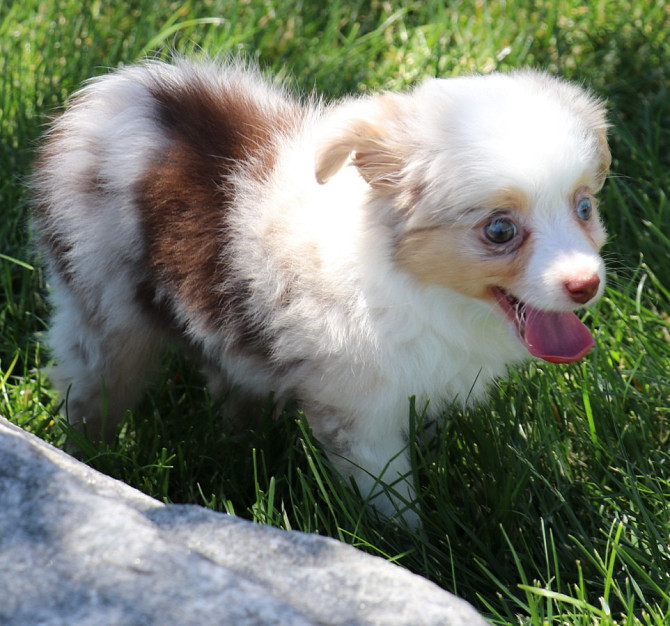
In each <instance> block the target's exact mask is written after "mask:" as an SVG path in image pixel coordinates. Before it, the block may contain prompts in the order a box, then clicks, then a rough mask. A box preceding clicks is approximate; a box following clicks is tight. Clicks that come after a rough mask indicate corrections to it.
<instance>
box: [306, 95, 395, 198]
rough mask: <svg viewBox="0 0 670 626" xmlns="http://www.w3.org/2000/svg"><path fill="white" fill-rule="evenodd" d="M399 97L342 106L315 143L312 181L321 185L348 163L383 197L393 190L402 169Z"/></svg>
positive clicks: (373, 99) (375, 99) (390, 96)
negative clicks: (341, 111)
mask: <svg viewBox="0 0 670 626" xmlns="http://www.w3.org/2000/svg"><path fill="white" fill-rule="evenodd" d="M401 98H402V96H399V95H397V94H386V95H383V96H378V97H375V98H372V99H370V100H368V101H367V102H364V103H363V102H359V103H352V104H351V105H349V106H346V105H345V108H344V110H343V114H342V115H341V116H338V115H337V114H336V115H335V116H334V125H333V130H332V132H330V133H328V134H326V135H325V136H324V137H323V138H322V139H321V141H319V143H318V146H317V151H316V162H315V173H316V180H317V181H318V182H319V184H321V185H323V184H325V183H326V182H328V180H329V179H330V178H331V177H332V176H334V175H335V174H336V173H337V172H338V171H339V170H340V169H341V168H342V167H343V166H344V164H345V163H346V162H347V160H348V159H350V162H351V164H352V165H354V166H355V167H356V168H357V169H358V171H359V172H360V174H361V176H363V178H364V179H365V180H366V181H367V182H368V184H370V186H372V187H373V188H374V189H376V190H377V191H379V192H381V193H383V194H389V193H392V192H393V191H394V190H395V189H397V186H398V183H399V181H400V177H401V174H402V170H403V168H404V166H405V154H404V153H405V152H406V146H405V149H403V146H402V145H401V141H400V139H399V130H400V129H399V119H400V115H399V113H400V112H399V109H400V106H401V102H400V100H401Z"/></svg>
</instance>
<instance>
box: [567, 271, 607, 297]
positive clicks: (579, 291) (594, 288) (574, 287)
mask: <svg viewBox="0 0 670 626" xmlns="http://www.w3.org/2000/svg"><path fill="white" fill-rule="evenodd" d="M563 285H564V287H565V290H566V291H567V292H568V295H569V296H570V299H571V300H572V301H573V302H576V303H577V304H586V303H587V302H588V301H589V300H591V298H593V296H595V295H596V294H597V293H598V287H600V278H598V275H597V274H593V275H591V276H587V277H586V278H584V277H579V278H570V279H568V280H566V281H565V282H564V283H563Z"/></svg>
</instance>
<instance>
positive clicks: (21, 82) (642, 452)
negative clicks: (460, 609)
mask: <svg viewBox="0 0 670 626" xmlns="http://www.w3.org/2000/svg"><path fill="white" fill-rule="evenodd" d="M286 5H287V6H286V7H284V6H283V5H282V3H280V2H278V1H277V0H221V1H218V0H208V1H202V2H200V1H199V2H195V1H193V2H184V3H181V2H169V1H167V0H164V1H162V2H155V1H154V0H151V1H149V0H133V1H131V2H118V3H114V2H103V1H102V0H97V1H92V0H60V1H56V2H51V3H45V2H39V1H38V0H20V1H12V0H4V1H3V2H2V4H0V133H1V137H2V141H0V216H1V217H0V414H2V415H4V416H6V417H8V418H9V419H11V420H12V421H14V422H15V423H17V424H19V425H21V426H23V427H25V428H27V429H29V430H31V431H33V432H35V433H37V434H38V435H40V436H42V437H44V438H45V439H47V440H49V441H51V442H54V443H56V444H57V445H62V444H63V443H64V439H65V433H64V429H63V427H62V425H61V423H60V422H59V420H58V418H57V409H58V401H57V399H56V398H55V395H54V393H53V391H52V390H51V389H50V387H49V383H48V380H47V378H46V377H45V376H44V374H42V373H41V370H40V368H42V367H44V366H46V365H47V364H48V355H47V354H46V353H45V350H44V348H43V346H42V343H41V333H42V332H43V331H44V329H45V327H46V319H47V316H48V306H47V304H46V302H45V293H46V285H45V281H44V277H43V275H42V273H41V271H40V268H39V262H38V260H37V259H36V258H35V257H34V254H33V253H32V252H31V249H30V245H29V244H30V237H29V234H28V229H27V214H28V209H27V202H28V198H27V194H26V191H25V186H24V181H25V177H26V176H27V174H28V173H29V171H30V166H31V159H32V156H33V152H34V149H35V146H36V144H37V140H38V137H39V134H40V132H41V130H42V129H43V125H44V123H45V121H46V120H47V116H48V115H49V114H53V113H54V112H56V111H57V110H58V109H59V107H60V106H61V105H62V104H63V103H64V102H65V101H66V98H67V96H68V94H69V93H70V92H71V91H72V90H74V89H75V88H76V87H77V86H78V85H79V84H80V82H81V81H82V80H84V79H86V78H87V77H89V76H91V75H95V74H98V73H100V72H104V71H106V68H108V67H115V66H118V65H120V64H122V63H129V62H132V61H134V60H136V59H138V58H139V57H142V56H144V55H147V54H151V55H154V54H158V55H161V56H163V55H165V54H167V49H168V48H169V47H172V48H175V49H177V50H179V51H184V52H189V53H192V54H199V53H201V52H202V51H205V52H207V53H209V54H213V53H217V52H229V51H232V52H235V53H239V54H244V55H247V56H250V57H254V58H257V59H258V60H259V62H260V63H261V64H262V66H263V67H264V68H267V70H268V71H271V72H273V73H274V74H279V75H282V76H284V77H286V79H287V80H288V82H289V83H290V84H292V85H294V86H295V88H296V89H298V90H301V91H309V90H311V89H312V88H316V89H318V90H319V91H320V92H323V93H325V94H326V95H327V96H337V95H340V94H343V93H351V92H354V93H355V92H362V91H365V90H368V89H378V88H402V87H404V86H407V85H409V84H412V83H414V82H415V81H417V80H419V79H421V77H424V76H427V75H433V74H440V75H444V76H448V75H452V74H459V73H466V72H471V71H482V72H488V71H491V70H493V69H508V68H512V67H517V66H520V65H534V66H539V67H542V68H546V69H549V70H551V71H553V72H557V73H559V74H561V75H564V76H566V77H569V78H572V79H575V80H577V81H580V82H584V83H586V84H588V85H590V86H591V87H592V88H593V89H594V90H595V91H596V92H597V93H599V94H601V95H602V96H604V97H606V98H608V100H609V102H610V109H611V122H612V125H613V130H612V151H613V154H614V163H613V173H612V176H611V178H610V180H609V181H608V183H607V185H606V188H605V190H604V192H603V196H602V199H603V203H602V207H603V211H604V216H605V220H606V222H607V225H608V228H609V230H610V233H611V238H610V243H609V244H608V247H607V252H606V253H607V257H608V264H609V268H610V274H611V279H610V287H609V288H608V291H607V293H606V296H605V297H604V299H603V300H602V302H601V303H600V304H599V306H598V307H597V308H596V309H595V310H594V311H592V312H591V314H590V316H589V319H590V324H591V326H592V327H593V328H594V329H595V330H596V334H597V339H598V347H597V349H596V350H594V351H593V352H592V353H591V354H590V355H589V357H588V358H587V359H586V360H585V361H583V362H582V363H580V364H576V365H572V366H550V365H548V364H539V363H533V364H529V365H528V366H527V367H525V368H523V369H522V370H520V371H518V372H515V373H514V374H513V375H512V377H511V379H510V380H509V381H507V382H505V383H503V384H501V386H500V388H499V389H496V390H493V393H492V397H491V402H490V404H489V405H487V406H486V407H482V408H478V409H474V410H471V411H468V412H465V413H461V412H459V411H456V410H453V411H450V412H449V413H448V414H447V415H446V416H445V420H444V423H443V427H442V430H441V432H440V434H439V436H438V437H437V439H436V441H435V442H434V446H433V447H432V449H431V450H430V451H429V452H427V451H425V450H422V449H419V448H418V447H417V448H413V449H412V452H413V455H414V460H415V466H416V471H417V475H418V478H419V482H420V485H421V488H422V499H423V517H424V521H425V532H424V533H423V534H417V535H412V534H409V533H404V532H400V531H399V530H397V529H394V528H392V527H385V526H384V525H383V524H381V523H379V522H375V521H374V520H371V519H369V518H368V517H367V516H366V515H365V514H364V513H363V508H362V506H361V502H360V501H359V499H358V498H357V497H356V496H355V495H353V493H352V492H351V491H350V490H348V489H347V488H346V487H344V486H343V485H341V484H340V483H339V482H338V481H337V480H336V479H335V478H334V477H333V474H331V473H330V471H329V469H328V464H327V462H326V461H325V460H324V457H323V454H322V453H321V452H320V450H319V448H318V446H317V445H316V444H315V443H314V442H313V441H312V439H311V438H310V436H309V433H308V432H307V429H306V428H305V426H304V424H303V423H302V422H300V421H299V420H296V419H295V416H293V415H288V414H287V415H284V416H282V417H281V418H280V419H279V420H277V421H272V420H271V419H269V418H268V419H266V420H265V421H264V423H263V424H260V425H259V426H258V427H255V428H253V429H250V430H248V431H244V432H230V431H229V429H227V427H226V426H225V424H222V423H221V422H220V420H219V418H218V417H217V415H218V413H217V407H216V406H215V405H214V404H213V403H212V401H211V400H210V398H209V397H208V395H207V393H206V391H205V390H204V388H203V383H202V380H201V379H200V377H199V375H198V374H197V373H196V372H195V371H194V370H193V368H192V367H191V366H190V365H189V364H188V363H186V362H184V361H183V360H181V359H180V358H179V357H177V356H175V355H167V356H166V359H165V368H164V371H163V373H162V375H161V377H160V379H159V380H158V381H157V383H156V385H155V387H154V388H153V389H152V390H151V392H150V393H149V394H148V395H147V397H146V398H145V400H144V401H143V403H142V405H141V406H140V407H139V408H138V409H137V410H136V411H135V413H134V414H129V415H128V419H127V420H126V422H125V423H124V426H123V428H122V431H121V432H120V434H119V437H118V440H117V441H115V442H114V443H113V444H112V445H110V446H108V447H105V448H96V447H94V446H92V445H91V444H88V443H86V442H83V443H82V445H83V447H84V448H85V449H86V454H87V458H88V460H89V461H90V463H91V464H92V465H94V466H96V467H98V468H100V469H102V470H103V471H105V472H107V473H109V474H112V475H114V476H117V477H119V478H121V479H122V480H125V481H127V482H129V483H130V484H133V485H135V486H137V487H138V488H140V489H142V490H144V491H146V492H147V493H150V494H151V495H153V496H155V497H157V498H160V499H165V500H170V501H175V502H195V503H200V504H206V505H208V506H211V507H213V508H215V509H218V510H225V511H231V512H233V511H234V512H235V513H237V514H239V515H243V516H245V517H248V518H251V519H253V520H256V521H259V522H263V523H269V524H273V525H276V526H279V527H282V528H294V529H302V530H306V531H309V532H318V533H322V534H329V535H333V536H335V537H339V538H340V539H342V540H343V541H346V542H349V543H352V544H354V545H356V546H359V547H361V548H363V549H365V550H368V551H370V552H372V553H375V554H380V555H383V556H385V557H387V558H389V559H393V560H395V561H397V562H399V563H400V564H402V565H404V566H406V567H408V568H409V569H411V570H413V571H415V572H417V573H419V574H421V575H423V576H426V577H428V578H430V579H432V580H435V581H436V582H437V583H438V584H440V585H442V586H443V587H444V588H446V589H448V590H450V591H453V592H455V593H457V594H459V595H461V596H463V597H465V598H467V599H468V600H470V601H471V602H473V603H474V604H475V605H476V606H477V607H478V608H479V609H480V610H481V611H483V612H484V613H485V614H486V615H487V616H488V617H489V618H490V619H491V620H492V621H493V622H494V623H499V624H517V623H529V624H530V623H532V624H542V623H566V624H593V623H602V624H610V623H621V624H636V623H641V624H666V623H669V621H670V549H669V542H670V506H669V500H670V453H669V452H670V442H669V439H670V421H669V417H670V416H669V415H668V413H669V410H670V318H669V316H668V311H669V310H670V273H668V268H669V267H670V252H669V250H670V245H669V244H670V204H669V202H668V190H669V187H670V93H669V87H670V37H668V32H670V9H668V7H667V6H665V3H663V2H660V1H656V2H655V1H653V0H640V1H635V2H626V1H616V0H614V1H609V0H607V1H606V0H596V1H595V2H591V3H588V5H586V4H583V3H581V2H577V1H576V0H575V1H568V0H547V1H544V2H535V3H531V2H507V3H500V4H498V3H487V2H476V3H461V2H444V1H443V2H435V1H433V0H425V1H423V2H418V1H417V2H413V1H412V0H410V1H404V2H397V1H396V0H387V1H386V2H381V1H377V0H353V1H350V2H343V1H341V0H331V2H329V3H327V4H324V3H321V2H316V1H309V0H296V1H294V2H291V3H290V4H289V3H286ZM445 5H448V6H446V7H445ZM409 412H410V406H409V405H408V414H409ZM417 420H418V418H417ZM417 420H415V421H417ZM0 506H1V503H0Z"/></svg>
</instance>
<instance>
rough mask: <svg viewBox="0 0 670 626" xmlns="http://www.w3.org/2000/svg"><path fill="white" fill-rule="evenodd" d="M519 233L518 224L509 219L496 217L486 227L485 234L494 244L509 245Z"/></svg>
mask: <svg viewBox="0 0 670 626" xmlns="http://www.w3.org/2000/svg"><path fill="white" fill-rule="evenodd" d="M518 232H519V231H518V229H517V226H516V224H515V223H514V222H513V221H512V220H511V219H509V218H507V217H496V218H494V219H493V220H491V221H490V222H489V223H488V224H487V225H486V226H485V227H484V234H485V235H486V238H487V239H488V240H489V241H490V242H492V243H507V242H508V241H511V240H512V239H514V237H516V235H517V233H518Z"/></svg>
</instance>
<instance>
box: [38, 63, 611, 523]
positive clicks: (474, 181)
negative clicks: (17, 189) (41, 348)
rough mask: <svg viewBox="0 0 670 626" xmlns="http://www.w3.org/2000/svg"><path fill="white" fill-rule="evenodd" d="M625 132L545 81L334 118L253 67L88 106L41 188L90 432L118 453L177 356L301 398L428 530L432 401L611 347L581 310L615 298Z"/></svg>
mask: <svg viewBox="0 0 670 626" xmlns="http://www.w3.org/2000/svg"><path fill="white" fill-rule="evenodd" d="M606 128H607V125H606V120H605V111H604V107H603V105H602V103H601V102H599V101H598V100H596V99H595V98H593V97H592V96H591V95H589V94H588V93H586V92H585V91H584V90H582V89H581V88H579V87H577V86H574V85H571V84H568V83H566V82H563V81H561V80H558V79H556V78H552V77H550V76H548V75H546V74H542V73H538V72H534V71H519V72H514V73H511V74H492V75H488V76H475V77H468V78H451V79H446V80H440V79H430V80H427V81H426V82H424V83H423V84H422V85H420V86H419V87H417V88H416V89H414V90H413V91H411V92H409V93H386V94H382V95H375V96H371V97H363V98H352V99H345V100H343V101H340V102H336V103H335V104H332V105H325V104H323V103H321V102H317V101H314V100H312V101H307V102H301V101H298V100H296V99H294V98H292V97H290V96H289V95H287V94H286V93H285V91H284V90H283V89H282V88H280V87H277V86H275V85H273V84H272V83H271V82H269V81H268V80H266V79H264V78H263V77H262V76H261V75H260V74H259V72H258V71H256V70H253V69H249V68H246V67H244V66H242V65H240V64H236V63H224V64H221V63H204V64H202V63H200V64H198V63H191V62H186V61H179V62H177V63H176V64H174V65H168V64H163V63H158V62H150V63H145V64H141V65H137V66H133V67H129V68H126V69H123V70H121V71H118V72H116V73H112V74H110V75H107V76H104V77H102V78H98V79H96V80H94V81H92V82H90V83H89V84H88V85H87V86H85V87H84V88H83V89H82V90H81V91H80V92H79V93H78V94H76V95H75V96H74V98H73V101H72V104H71V106H70V107H69V109H68V110H67V111H66V112H65V113H64V114H63V115H62V116H61V117H60V118H59V119H58V120H57V121H56V122H55V123H54V125H53V128H52V129H51V131H50V133H49V134H48V136H47V138H46V141H45V145H44V147H43V150H42V152H41V155H40V157H39V161H38V164H37V170H36V174H35V177H34V191H35V196H36V203H35V212H34V223H35V227H36V231H37V233H38V236H39V242H40V246H41V249H42V251H43V253H44V256H45V259H46V262H47V263H48V269H49V276H50V284H51V290H52V301H53V305H54V316H53V323H52V327H51V331H50V335H49V343H50V346H51V349H52V351H53V356H54V357H55V360H56V363H57V366H56V368H55V370H54V374H53V380H54V382H55V383H56V384H57V385H58V386H59V388H60V389H61V390H62V391H63V392H65V391H67V390H69V405H68V413H69V416H70V417H71V418H72V419H73V420H74V421H75V422H84V421H85V422H87V423H88V424H89V426H90V427H93V428H97V429H100V428H101V425H102V418H103V391H102V385H101V381H104V389H105V391H104V404H105V410H106V413H107V415H106V419H107V424H108V426H109V427H110V428H114V427H115V426H116V425H117V423H118V420H119V419H120V418H121V416H122V415H123V413H124V410H125V409H126V408H129V407H132V405H133V404H134V403H135V402H136V401H137V399H138V397H139V396H140V394H141V392H142V390H143V389H144V387H145V384H146V383H147V381H148V380H149V379H150V377H151V375H152V374H153V373H154V372H155V370H156V366H157V361H158V357H159V354H160V351H161V348H162V347H163V346H164V345H165V344H167V343H170V342H175V341H176V342H179V343H181V344H182V345H184V346H185V347H186V348H187V349H188V350H189V352H191V353H195V354H197V355H199V356H200V358H201V359H202V363H203V365H204V366H205V368H206V369H207V371H208V372H210V373H211V379H212V384H214V385H216V386H217V387H219V386H220V385H222V384H224V385H231V386H234V387H237V388H240V389H242V390H244V391H245V392H248V393H250V394H266V393H268V392H269V391H270V390H274V392H275V394H276V397H278V398H293V399H296V400H297V401H298V402H299V404H300V406H301V408H302V409H303V410H304V412H305V414H306V416H307V418H308V420H309V422H310V424H311V426H312V428H313V430H314V433H315V434H316V436H317V437H318V438H319V439H320V440H321V441H322V442H323V444H324V445H325V447H326V449H327V450H328V451H329V453H330V455H331V457H332V460H333V461H334V463H335V465H336V466H338V467H339V469H340V470H341V471H342V472H344V473H345V474H350V475H353V477H354V478H355V479H356V481H357V483H358V485H359V487H360V489H361V492H362V493H363V495H364V496H369V497H370V499H371V500H372V501H373V504H374V505H375V506H376V507H377V508H378V509H379V510H380V511H381V512H382V513H384V514H386V515H394V514H396V513H398V512H399V514H400V515H403V516H404V517H405V519H406V520H407V521H409V522H410V523H414V522H416V519H415V518H414V514H413V513H411V512H408V511H407V510H405V511H403V509H404V508H405V507H406V505H407V503H409V502H412V500H413V499H414V497H415V495H414V490H413V486H412V481H411V476H410V466H409V460H408V455H407V453H406V450H405V449H406V444H407V442H406V435H407V426H408V402H407V399H408V397H409V396H411V395H414V396H416V398H417V404H418V406H424V403H426V402H428V401H429V400H430V404H429V408H430V413H431V414H432V415H439V414H440V412H441V411H443V410H444V408H445V407H446V405H448V404H449V403H451V402H454V401H460V402H465V401H468V400H472V399H476V398H479V397H481V396H482V394H483V392H484V390H485V388H486V386H487V383H489V382H490V381H492V380H493V379H495V378H496V377H499V376H502V375H504V374H505V371H506V367H507V366H508V365H509V364H511V363H514V362H519V361H521V360H523V359H525V358H528V357H529V355H534V356H536V357H539V358H542V359H546V360H548V361H554V362H559V363H562V362H569V361H573V360H576V359H579V358H581V357H582V356H583V355H584V354H585V353H586V352H587V351H588V350H589V349H590V348H591V347H592V346H593V343H594V342H593V338H592V336H591V334H590V333H589V331H588V330H587V329H586V327H585V326H584V325H583V324H582V323H581V322H580V321H579V319H578V318H577V316H576V315H575V313H574V312H573V311H574V310H575V309H577V308H578V307H581V306H583V305H586V304H589V303H591V302H593V301H595V300H596V299H597V298H598V297H599V296H600V294H601V292H602V290H603V285H604V282H605V275H604V265H603V261H602V259H601V257H600V255H599V249H600V247H601V246H602V244H603V242H604V240H605V232H604V230H603V227H602V225H601V223H600V220H599V218H598V213H597V201H596V198H595V194H596V193H597V192H598V191H599V190H600V188H601V187H602V185H603V182H604V180H605V176H606V173H607V171H608V167H609V164H610V154H609V150H608V146H607V140H606ZM380 479H381V480H382V481H384V482H385V483H388V484H393V485H394V489H393V490H392V491H391V493H394V495H389V492H388V491H384V490H382V489H381V488H380V487H379V480H380Z"/></svg>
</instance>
